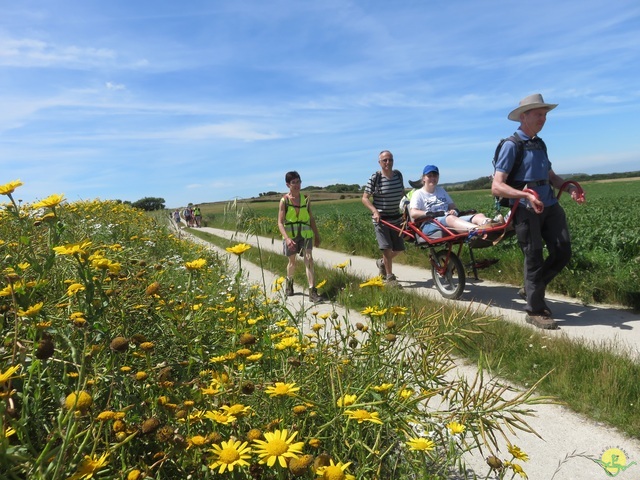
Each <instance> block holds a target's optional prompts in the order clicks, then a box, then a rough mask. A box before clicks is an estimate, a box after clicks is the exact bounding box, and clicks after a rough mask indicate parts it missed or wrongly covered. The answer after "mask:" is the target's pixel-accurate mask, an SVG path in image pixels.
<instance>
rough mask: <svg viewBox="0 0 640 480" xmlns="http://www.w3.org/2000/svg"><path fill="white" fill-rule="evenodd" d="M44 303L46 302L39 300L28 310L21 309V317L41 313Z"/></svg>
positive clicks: (19, 313) (19, 312) (19, 311)
mask: <svg viewBox="0 0 640 480" xmlns="http://www.w3.org/2000/svg"><path fill="white" fill-rule="evenodd" d="M43 305H44V303H42V302H38V303H36V304H35V305H31V306H30V307H29V308H27V309H26V310H22V309H19V310H18V315H20V316H21V317H35V316H36V315H38V313H40V310H42V306H43Z"/></svg>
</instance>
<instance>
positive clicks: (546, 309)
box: [518, 287, 553, 317]
mask: <svg viewBox="0 0 640 480" xmlns="http://www.w3.org/2000/svg"><path fill="white" fill-rule="evenodd" d="M518 296H519V297H520V298H521V299H523V300H527V292H526V290H525V289H524V287H522V288H521V289H520V290H518ZM540 313H542V314H543V315H546V316H547V317H551V316H552V315H553V314H552V313H551V309H550V308H549V307H547V306H546V305H545V307H544V308H543V309H542V310H540Z"/></svg>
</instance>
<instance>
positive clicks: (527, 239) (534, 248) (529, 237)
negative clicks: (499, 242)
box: [515, 207, 547, 313]
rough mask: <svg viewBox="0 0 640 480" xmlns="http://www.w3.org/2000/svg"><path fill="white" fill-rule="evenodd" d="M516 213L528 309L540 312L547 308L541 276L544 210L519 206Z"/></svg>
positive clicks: (516, 226) (517, 234)
mask: <svg viewBox="0 0 640 480" xmlns="http://www.w3.org/2000/svg"><path fill="white" fill-rule="evenodd" d="M515 215H516V217H515V231H516V236H517V238H518V243H519V245H520V248H521V249H522V253H523V254H524V289H525V293H526V297H527V298H526V300H527V306H526V310H527V311H528V312H530V313H539V312H542V311H544V310H545V309H546V308H547V306H546V304H545V301H544V295H545V284H544V281H542V276H541V274H542V266H543V263H544V260H543V253H542V252H543V245H542V233H541V220H543V216H544V212H543V213H541V214H536V213H535V212H533V211H532V210H529V209H527V208H524V207H518V209H517V210H516V214H515Z"/></svg>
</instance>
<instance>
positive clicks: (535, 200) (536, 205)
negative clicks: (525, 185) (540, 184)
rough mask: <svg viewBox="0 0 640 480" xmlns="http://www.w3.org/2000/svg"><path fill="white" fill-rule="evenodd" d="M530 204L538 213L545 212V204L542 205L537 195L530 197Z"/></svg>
mask: <svg viewBox="0 0 640 480" xmlns="http://www.w3.org/2000/svg"><path fill="white" fill-rule="evenodd" d="M529 204H530V205H531V208H533V211H534V212H536V213H542V212H543V211H544V203H542V202H541V201H540V200H539V199H538V197H536V196H535V195H530V196H529Z"/></svg>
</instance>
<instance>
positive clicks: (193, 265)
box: [184, 258, 207, 270]
mask: <svg viewBox="0 0 640 480" xmlns="http://www.w3.org/2000/svg"><path fill="white" fill-rule="evenodd" d="M206 264H207V261H206V260H205V259H204V258H199V259H197V260H194V261H193V262H187V263H185V264H184V266H185V267H187V270H202V269H203V268H204V267H205V265H206Z"/></svg>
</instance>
